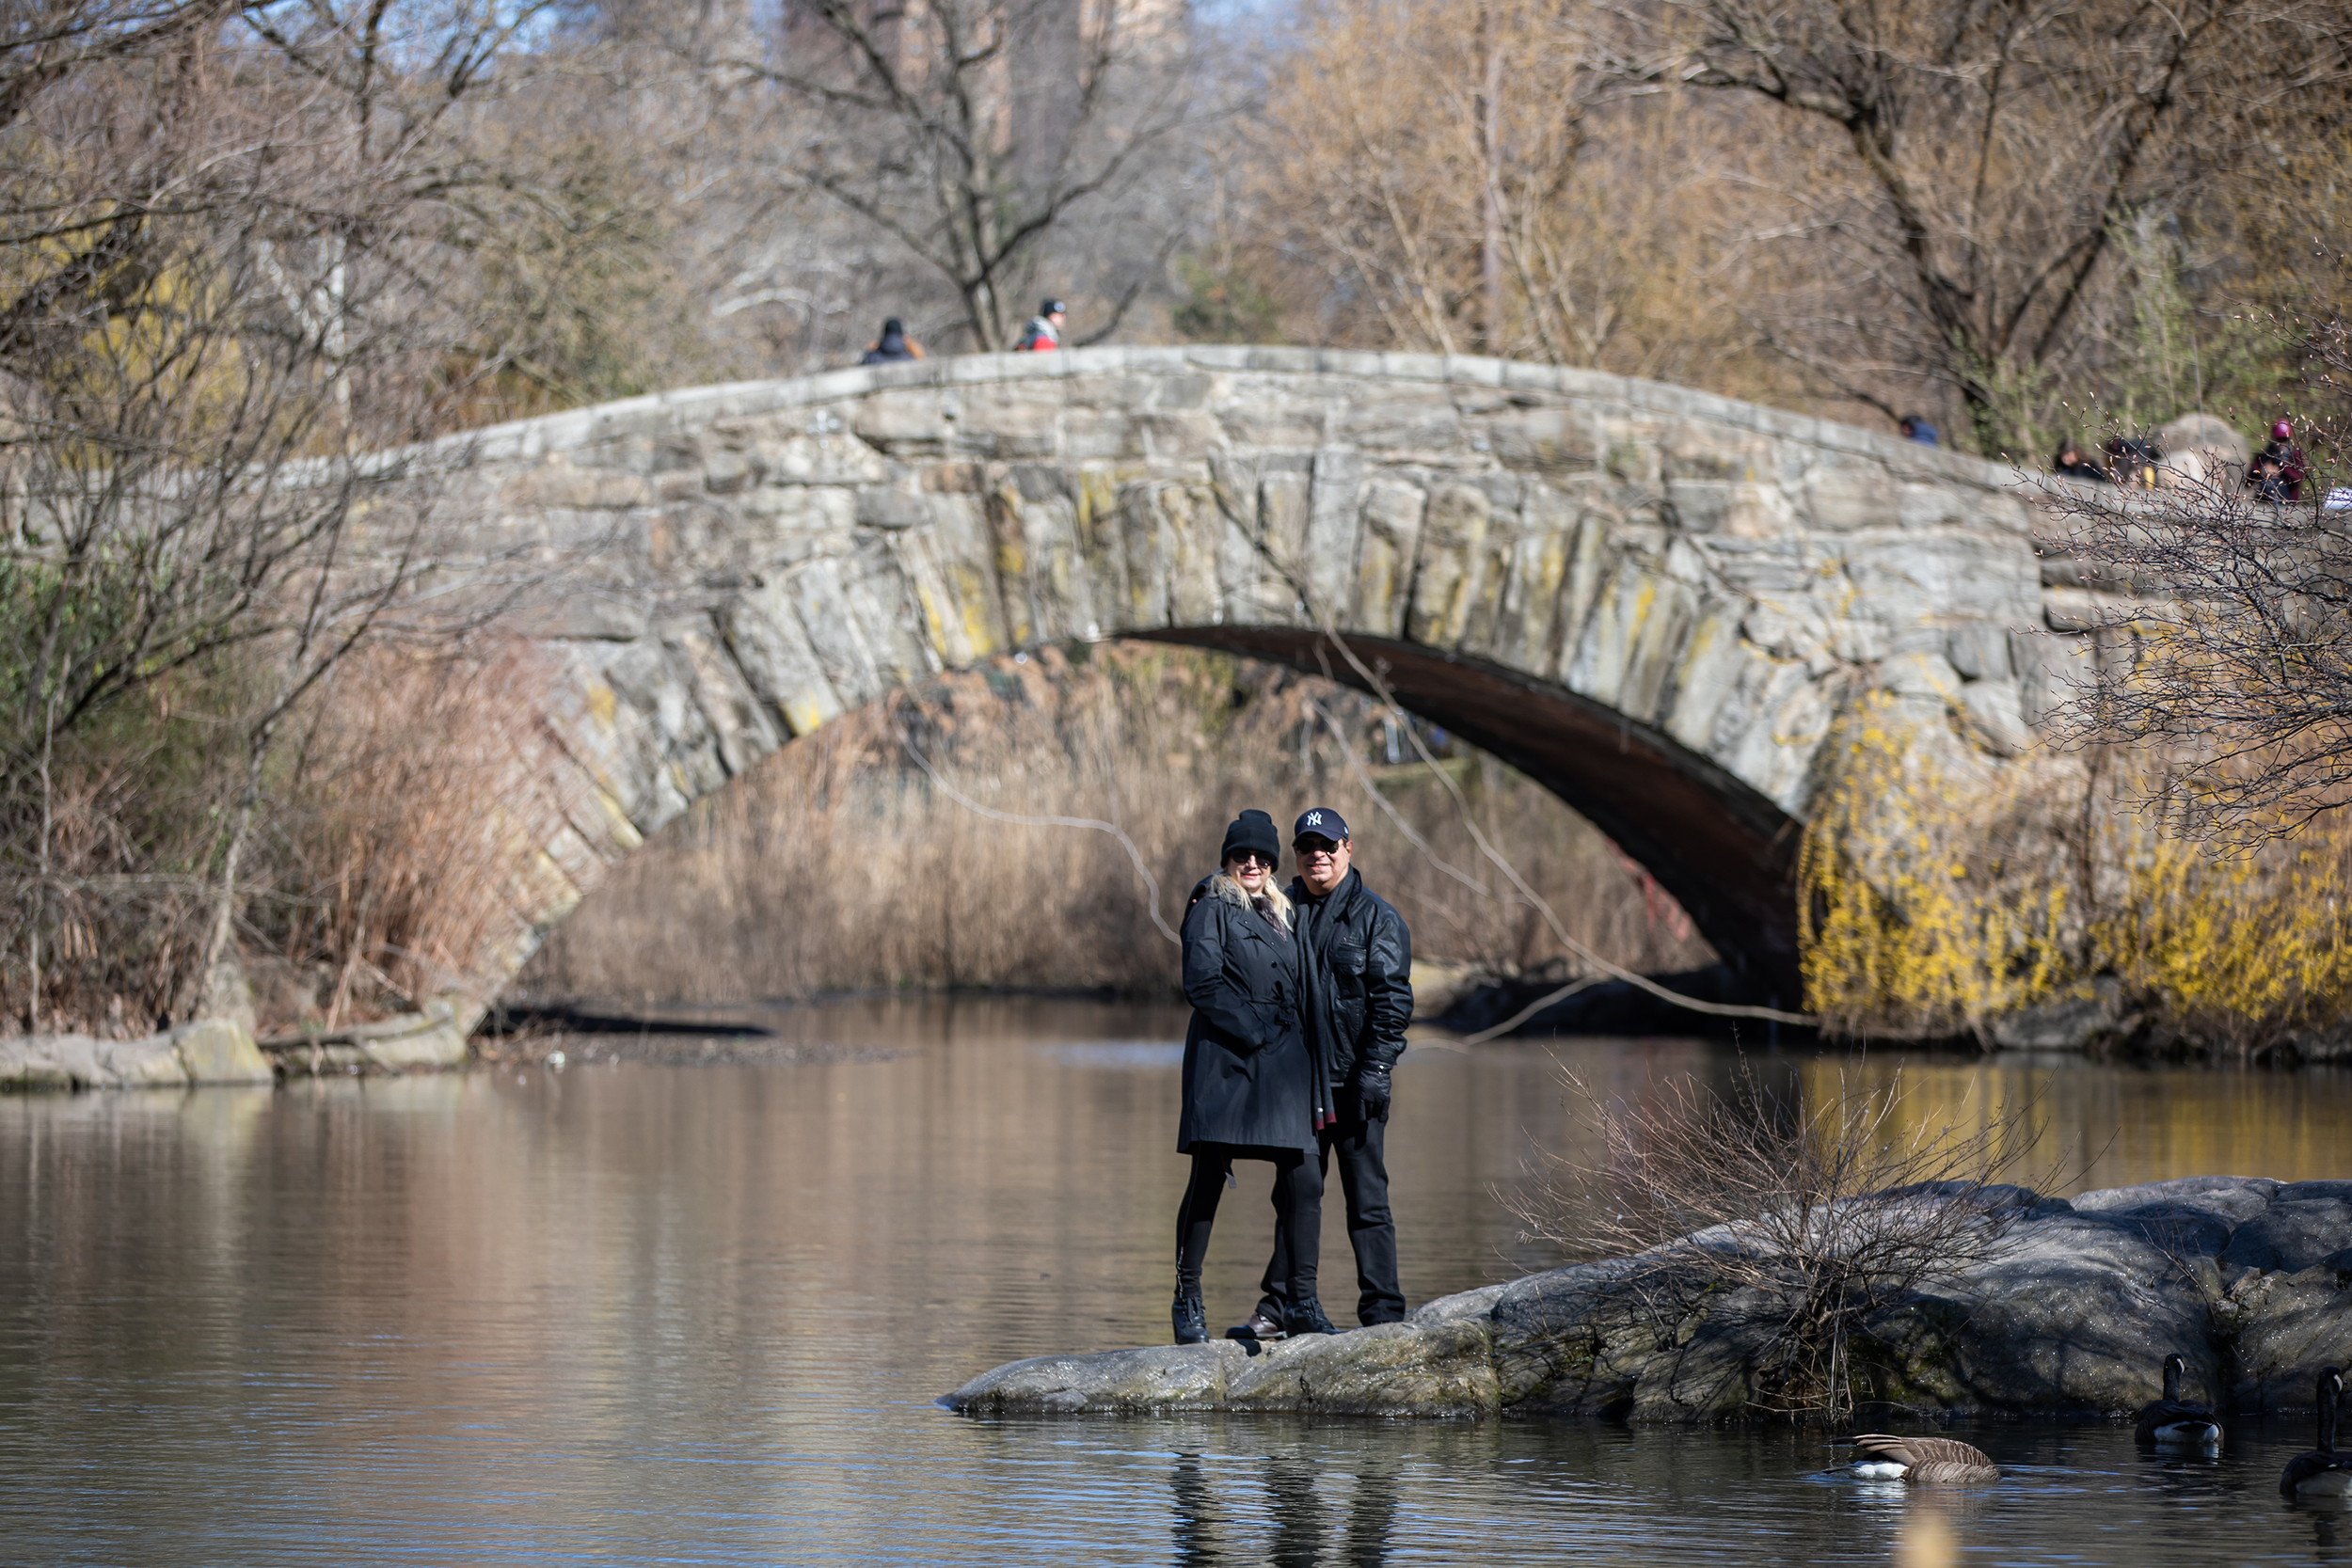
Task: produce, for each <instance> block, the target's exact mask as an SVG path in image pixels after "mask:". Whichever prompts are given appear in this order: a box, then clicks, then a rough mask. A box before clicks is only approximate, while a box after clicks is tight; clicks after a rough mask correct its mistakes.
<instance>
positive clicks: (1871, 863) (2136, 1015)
mask: <svg viewBox="0 0 2352 1568" xmlns="http://www.w3.org/2000/svg"><path fill="white" fill-rule="evenodd" d="M1913 741H1914V737H1913V736H1911V735H1910V734H1908V733H1906V732H1905V731H1903V730H1902V729H1901V728H1899V727H1898V726H1895V725H1892V724H1890V723H1888V722H1887V721H1886V719H1885V714H1884V711H1883V709H1874V710H1867V711H1866V712H1865V713H1864V714H1862V715H1861V716H1860V717H1858V718H1857V720H1856V721H1854V722H1852V723H1851V724H1850V725H1849V726H1848V728H1847V729H1846V730H1845V731H1844V732H1843V733H1842V734H1841V735H1840V736H1839V737H1838V739H1837V742H1836V752H1835V753H1834V754H1835V756H1836V772H1835V773H1834V775H1833V776H1832V778H1831V780H1830V782H1829V784H1827V786H1826V787H1825V788H1824V789H1823V791H1822V793H1821V795H1820V800H1819V802H1818V804H1817V807H1816V809H1815V812H1814V814H1813V817H1812V821H1811V823H1810V824H1809V826H1808V828H1807V831H1806V834H1805V841H1804V850H1803V854H1802V857H1801V861H1800V866H1799V882H1800V886H1801V896H1802V898H1803V905H1802V908H1801V911H1800V919H1801V922H1802V929H1803V933H1804V975H1805V986H1806V996H1807V1005H1808V1006H1810V1007H1811V1008H1812V1009H1813V1010H1814V1011H1815V1012H1817V1013H1818V1014H1820V1017H1821V1018H1822V1020H1823V1022H1824V1024H1825V1025H1826V1026H1827V1027H1829V1028H1830V1029H1832V1030H1833V1031H1835V1032H1836V1033H1839V1034H1843V1035H1849V1036H1857V1037H1861V1036H1892V1037H1952V1036H1974V1037H1978V1038H1979V1039H1982V1040H1986V1041H1988V1042H1989V1040H1990V1038H1991V1035H1992V1032H1993V1030H1994V1027H1995V1025H1996V1023H1997V1022H1999V1021H2000V1020H2002V1019H2003V1018H2005V1017H2008V1016H2012V1015H2016V1014H2018V1013H2020V1012H2021V1011H2023V1010H2025V1009H2028V1008H2034V1007H2038V1006H2046V1005H2049V1004H2052V1003H2056V1002H2062V1001H2064V1000H2066V999H2068V998H2070V997H2082V996H2087V995H2089V994H2090V991H2091V988H2092V987H2093V986H2095V985H2096V984H2098V983H2099V982H2101V981H2108V982H2112V986H2113V988H2115V989H2117V990H2120V1006H2118V1007H2117V1008H2116V1009H2115V1018H2114V1020H2113V1022H2111V1024H2110V1025H2108V1033H2109V1036H2110V1038H2109V1039H2108V1040H2107V1041H2106V1043H2107V1044H2109V1045H2114V1046H2124V1047H2130V1048H2135V1049H2140V1050H2148V1051H2159V1052H2164V1051H2227V1052H2232V1053H2257V1052H2259V1051H2261V1050H2262V1049H2264V1048H2265V1046H2266V1045H2267V1044H2269V1043H2270V1042H2274V1041H2277V1040H2279V1039H2280V1038H2283V1037H2291V1036H2298V1035H2300V1036H2309V1035H2312V1034H2314V1033H2325V1032H2327V1031H2328V1030H2330V1029H2333V1028H2338V1027H2340V1026H2341V1025H2342V1024H2343V1023H2344V1022H2345V1021H2346V1020H2347V1019H2352V897H2348V896H2347V895H2352V885H2348V884H2352V878H2348V877H2347V861H2348V859H2352V856H2348V854H2347V851H2352V832H2348V831H2347V829H2346V828H2345V827H2344V826H2342V825H2340V824H2338V822H2337V821H2336V820H2335V819H2334V818H2331V817H2330V818H2322V819H2320V820H2319V822H2317V823H2316V824H2314V825H2313V826H2312V827H2311V828H2309V829H2307V830H2305V831H2304V832H2302V833H2301V834H2299V835H2298V836H2296V837H2295V838H2292V839H2286V840H2276V841H2270V842H2266V843H2264V844H2261V845H2259V846H2255V847H2247V846H2245V845H2243V844H2239V843H2217V842H2215V841H2213V840H2211V839H2208V838H2206V837H2203V836H2201V835H2199V834H2197V833H2194V832H2190V831H2187V830H2186V829H2185V828H2184V826H2183V825H2182V824H2181V822H2180V821H2179V820H2178V818H2177V817H2171V818H2168V817H2167V816H2166V815H2164V814H2163V813H2161V812H2160V811H2157V810H2155V809H2153V808H2150V807H2145V806H2142V805H2140V804H2137V802H2144V801H2148V800H2153V799H2155V798H2157V796H2158V791H2157V790H2156V789H2154V788H2153V787H2151V786H2152V785H2153V784H2154V783H2155V782H2156V781H2154V780H2153V779H2152V778H2151V777H2149V776H2148V774H2149V770H2150V769H2151V768H2152V767H2153V765H2152V764H2150V763H2149V762H2147V761H2146V760H2144V759H2137V760H2136V759H2132V758H2126V757H2119V756H2115V755H2105V754H2100V753H2096V752H2093V753H2086V754H2079V755H2073V756H2056V755H2046V754H2045V755H2037V756H2034V757H2029V758H2027V759H2025V760H2022V761H2020V762H2018V763H2016V764H2014V765H2012V766H2011V767H2010V768H2005V769H2002V770H1999V771H1998V772H1995V771H1994V770H1992V769H1990V768H1982V769H1978V770H1975V771H1972V772H1969V773H1968V774H1966V775H1964V776H1963V775H1961V774H1958V773H1956V772H1955V771H1953V768H1952V766H1951V765H1950V764H1939V763H1938V762H1937V761H1936V760H1935V758H1936V752H1934V750H1933V749H1932V748H1929V747H1924V746H1919V745H1915V744H1914V743H1913Z"/></svg>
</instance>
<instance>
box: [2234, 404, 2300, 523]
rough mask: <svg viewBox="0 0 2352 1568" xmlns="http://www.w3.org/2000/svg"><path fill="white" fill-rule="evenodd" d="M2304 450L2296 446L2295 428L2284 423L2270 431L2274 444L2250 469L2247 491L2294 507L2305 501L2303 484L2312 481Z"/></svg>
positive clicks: (2269, 446)
mask: <svg viewBox="0 0 2352 1568" xmlns="http://www.w3.org/2000/svg"><path fill="white" fill-rule="evenodd" d="M2311 472H2312V467H2311V465H2310V464H2309V463H2307V462H2305V461H2304V459H2303V449H2302V448H2301V447H2298V446H2296V444H2295V427H2294V426H2293V425H2291V424H2289V423H2288V422H2287V421H2286V420H2280V421H2279V422H2278V423H2277V424H2274V425H2272V426H2271V427H2270V441H2269V444H2268V445H2266V446H2265V447H2264V448H2263V450H2262V451H2258V452H2256V453H2255V454H2254V460H2253V461H2252V462H2251V463H2249V464H2248V465H2246V487H2247V488H2248V489H2249V490H2253V491H2256V492H2258V493H2259V494H2260V495H2261V496H2262V499H2265V500H2280V501H2284V502H2286V503H2287V504H2288V505H2290V506H2292V505H2294V504H2295V502H2296V501H2298V500H2300V499H2302V497H2303V482H2304V481H2305V480H2306V479H2309V478H2310V477H2311Z"/></svg>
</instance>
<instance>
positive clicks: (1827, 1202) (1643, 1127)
mask: <svg viewBox="0 0 2352 1568" xmlns="http://www.w3.org/2000/svg"><path fill="white" fill-rule="evenodd" d="M1563 1082H1564V1084H1565V1087H1566V1089H1567V1092H1568V1096H1569V1099H1570V1101H1572V1102H1574V1103H1575V1104H1577V1105H1579V1106H1581V1109H1582V1111H1583V1112H1584V1114H1585V1115H1586V1116H1587V1117H1590V1118H1591V1120H1592V1121H1593V1123H1595V1124H1596V1125H1597V1131H1598V1132H1599V1137H1598V1140H1597V1142H1598V1149H1599V1152H1598V1154H1597V1156H1596V1157H1594V1158H1592V1159H1590V1160H1581V1159H1577V1158H1574V1157H1571V1156H1565V1155H1557V1154H1553V1155H1548V1156H1547V1157H1546V1159H1545V1164H1544V1168H1543V1170H1542V1171H1541V1173H1540V1174H1541V1178H1542V1179H1541V1180H1539V1181H1538V1182H1537V1183H1536V1184H1535V1185H1534V1187H1533V1188H1532V1189H1531V1191H1530V1193H1529V1195H1528V1196H1525V1197H1523V1198H1520V1199H1519V1200H1518V1202H1517V1203H1516V1204H1515V1211H1516V1212H1517V1213H1518V1217H1519V1219H1520V1220H1521V1222H1522V1223H1523V1224H1525V1225H1526V1226H1527V1227H1528V1229H1529V1231H1530V1233H1531V1234H1532V1235H1534V1236H1536V1237H1540V1238H1542V1239H1544V1240H1547V1241H1549V1242H1552V1243H1555V1244H1557V1245H1559V1246H1561V1247H1562V1248H1563V1249H1564V1250H1565V1252H1566V1253H1567V1254H1568V1256H1570V1257H1571V1258H1575V1259H1609V1260H1613V1267H1612V1268H1611V1270H1610V1271H1609V1277H1608V1279H1607V1281H1606V1282H1605V1283H1604V1284H1603V1285H1602V1286H1601V1287H1600V1290H1601V1292H1602V1294H1603V1296H1604V1297H1605V1298H1606V1305H1607V1307H1609V1308H1610V1309H1611V1310H1612V1311H1613V1312H1615V1313H1619V1314H1622V1315H1623V1318H1624V1319H1625V1321H1626V1323H1627V1324H1628V1326H1633V1327H1639V1328H1642V1329H1645V1330H1647V1331H1649V1332H1651V1333H1654V1334H1656V1335H1658V1336H1660V1337H1661V1342H1666V1343H1671V1342H1674V1340H1675V1339H1676V1338H1677V1337H1678V1336H1684V1335H1687V1334H1688V1333H1689V1332H1690V1331H1692V1330H1693V1329H1695V1328H1697V1327H1699V1326H1700V1325H1701V1324H1702V1323H1704V1324H1705V1325H1706V1326H1707V1327H1708V1328H1710V1329H1716V1328H1720V1329H1724V1330H1726V1331H1728V1332H1730V1333H1732V1334H1734V1335H1735V1336H1737V1337H1738V1338H1739V1340H1740V1342H1741V1343H1742V1344H1743V1346H1744V1347H1745V1351H1744V1364H1743V1366H1742V1367H1741V1369H1740V1370H1741V1372H1742V1374H1743V1375H1744V1376H1745V1377H1746V1378H1747V1379H1748V1385H1749V1400H1750V1402H1751V1403H1752V1404H1753V1405H1754V1406H1755V1407H1756V1408H1758V1409H1759V1410H1763V1411H1767V1412H1771V1413H1775V1414H1785V1415H1810V1414H1820V1415H1826V1416H1830V1417H1832V1418H1835V1417H1836V1416H1838V1415H1840V1414H1843V1413H1844V1412H1845V1411H1846V1410H1848V1409H1850V1408H1851V1400H1852V1394H1851V1389H1852V1386H1853V1384H1854V1382H1855V1379H1856V1376H1857V1374H1856V1371H1855V1367H1854V1356H1855V1354H1856V1351H1857V1349H1860V1350H1861V1351H1862V1352H1863V1354H1865V1355H1866V1357H1867V1354H1868V1349H1869V1346H1870V1344H1871V1334H1870V1327H1869V1323H1870V1319H1871V1318H1872V1316H1873V1315H1874V1314H1876V1313H1877V1312H1879V1311H1880V1310H1882V1309H1883V1308H1884V1307H1890V1306H1893V1305H1895V1304H1897V1303H1899V1302H1901V1301H1903V1300H1904V1299H1905V1298H1906V1297H1908V1296H1910V1295H1912V1294H1913V1293H1914V1292H1915V1291H1918V1290H1920V1289H1921V1288H1922V1287H1926V1286H1930V1285H1931V1284H1933V1283H1934V1282H1935V1281H1937V1280H1940V1279H1948V1278H1950V1277H1951V1276H1952V1275H1956V1274H1958V1273H1960V1272H1961V1271H1963V1270H1965V1269H1966V1268H1968V1267H1969V1266H1970V1265H1971V1264H1974V1263H1978V1262H1980V1261H1983V1260H1984V1259H1988V1258H1990V1257H1992V1256H1994V1254H1995V1253H1996V1252H1997V1251H1998V1249H1999V1248H2000V1246H2001V1245H2002V1243H2003V1239H2004V1236H2005V1233H2006V1231H2007V1229H2008V1227H2009V1225H2010V1220H2011V1219H2012V1218H2013V1216H2014V1215H2015V1213H2016V1212H2018V1209H2019V1206H2020V1204H2021V1203H2023V1202H2026V1201H2029V1200H2030V1196H2031V1195H2030V1194H2029V1193H2027V1192H2026V1190H2025V1189H2023V1188H2020V1187H2017V1186H2013V1185H2010V1184H2008V1183H2007V1181H2006V1180H2005V1178H2006V1177H2007V1176H2008V1175H2010V1174H2011V1173H2013V1172H2015V1171H2016V1170H2018V1168H2019V1167H2020V1166H2021V1164H2023V1163H2024V1162H2025V1161H2026V1159H2027V1158H2028V1156H2029V1155H2030V1154H2031V1152H2032V1149H2033V1139H2032V1137H2031V1135H2030V1133H2029V1132H2027V1131H2026V1128H2027V1126H2028V1119H2027V1113H2028V1112H2029V1110H2030V1107H2029V1106H2028V1107H2024V1108H2010V1109H2007V1110H2004V1111H2003V1112H2001V1113H2000V1114H1996V1115H1990V1116H1986V1117H1981V1118H1979V1119H1972V1120H1970V1121H1968V1122H1965V1123H1961V1122H1958V1121H1949V1122H1947V1121H1943V1120H1935V1119H1917V1118H1915V1107H1914V1105H1913V1103H1912V1101H1911V1100H1910V1098H1909V1096H1908V1095H1907V1094H1906V1093H1905V1088H1904V1085H1903V1081H1902V1076H1901V1074H1900V1072H1899V1071H1898V1072H1895V1073H1893V1074H1890V1075H1889V1076H1887V1077H1885V1078H1883V1079H1882V1080H1879V1081H1877V1082H1871V1081H1869V1080H1867V1079H1865V1078H1862V1077H1860V1076H1858V1075H1852V1076H1850V1075H1847V1074H1842V1073H1841V1074H1840V1075H1839V1076H1838V1077H1837V1078H1836V1081H1835V1084H1834V1086H1827V1085H1825V1086H1824V1087H1823V1088H1822V1090H1821V1091H1820V1092H1818V1093H1815V1094H1807V1093H1806V1092H1805V1091H1804V1088H1803V1086H1802V1085H1798V1084H1796V1083H1793V1082H1791V1083H1789V1084H1788V1085H1785V1086H1784V1085H1775V1084H1772V1083H1769V1082H1767V1081H1766V1080H1765V1079H1764V1078H1762V1077H1761V1076H1760V1075H1758V1074H1757V1073H1756V1070H1755V1069H1754V1068H1753V1067H1752V1066H1750V1065H1748V1064H1745V1063H1743V1064H1742V1065H1741V1067H1740V1071H1739V1073H1738V1074H1737V1076H1736V1077H1735V1078H1734V1080H1733V1082H1732V1085H1731V1087H1730V1091H1729V1093H1728V1095H1725V1094H1720V1093H1718V1092H1717V1091H1716V1090H1714V1089H1712V1088H1710V1087H1708V1085H1704V1084H1702V1083H1699V1082H1697V1081H1696V1080H1694V1079H1690V1078H1683V1079H1677V1080H1674V1081H1672V1082H1669V1083H1665V1084H1661V1085H1652V1086H1651V1088H1650V1089H1649V1091H1648V1092H1647V1093H1646V1094H1645V1095H1644V1096H1643V1097H1642V1100H1641V1101H1640V1103H1638V1104H1632V1103H1627V1102H1624V1101H1611V1100H1607V1099H1604V1098H1603V1097H1602V1096H1601V1095H1600V1094H1599V1093H1598V1092H1597V1090H1596V1089H1594V1088H1593V1087H1592V1086H1591V1085H1587V1084H1585V1083H1584V1082H1583V1081H1582V1080H1581V1079H1578V1078H1576V1077H1575V1076H1573V1075H1565V1076H1564V1079H1563Z"/></svg>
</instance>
